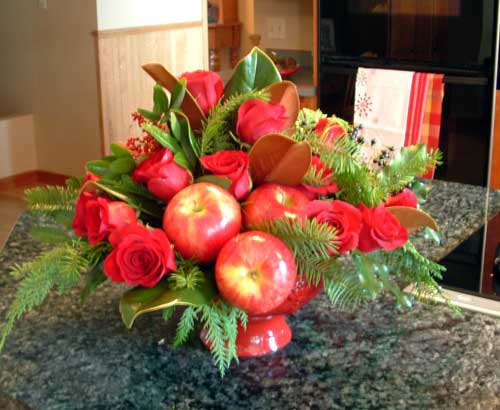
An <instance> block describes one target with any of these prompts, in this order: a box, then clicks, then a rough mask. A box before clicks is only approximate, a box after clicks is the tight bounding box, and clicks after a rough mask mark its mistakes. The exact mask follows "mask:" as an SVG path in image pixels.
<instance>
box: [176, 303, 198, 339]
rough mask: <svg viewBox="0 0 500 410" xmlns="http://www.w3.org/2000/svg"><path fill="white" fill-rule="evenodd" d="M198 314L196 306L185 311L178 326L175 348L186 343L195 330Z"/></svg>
mask: <svg viewBox="0 0 500 410" xmlns="http://www.w3.org/2000/svg"><path fill="white" fill-rule="evenodd" d="M197 314H198V312H197V309H196V308H195V307H194V306H188V307H187V308H186V309H184V312H182V316H181V318H180V320H179V323H178V324H177V331H176V333H175V338H174V347H178V346H180V345H181V344H183V343H185V342H186V340H187V339H188V337H189V335H190V333H191V332H192V331H193V330H194V325H195V320H196V317H197Z"/></svg>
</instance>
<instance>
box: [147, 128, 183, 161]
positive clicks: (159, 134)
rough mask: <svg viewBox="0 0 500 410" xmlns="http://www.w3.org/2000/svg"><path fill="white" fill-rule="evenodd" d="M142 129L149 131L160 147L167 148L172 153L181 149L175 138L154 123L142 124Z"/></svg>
mask: <svg viewBox="0 0 500 410" xmlns="http://www.w3.org/2000/svg"><path fill="white" fill-rule="evenodd" d="M142 129H143V130H145V131H147V132H149V133H150V134H151V135H152V136H153V138H154V139H155V140H156V141H158V143H159V144H160V145H161V146H162V147H165V148H168V149H169V150H170V151H172V152H173V153H174V154H175V153H176V152H179V151H180V150H181V146H180V145H179V143H178V142H177V140H176V139H175V138H174V137H173V136H172V135H170V134H169V133H168V132H166V131H164V130H162V129H161V128H158V127H157V126H156V125H153V124H143V126H142Z"/></svg>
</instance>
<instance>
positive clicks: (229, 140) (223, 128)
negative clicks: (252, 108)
mask: <svg viewBox="0 0 500 410" xmlns="http://www.w3.org/2000/svg"><path fill="white" fill-rule="evenodd" d="M252 99H260V100H266V101H267V100H269V94H268V93H266V92H265V91H262V90H261V91H254V92H250V93H245V94H237V95H233V96H231V97H229V98H228V99H227V100H225V101H223V102H222V101H221V102H219V103H218V104H217V105H216V106H215V107H214V108H213V109H212V111H210V115H209V116H208V119H207V122H206V123H205V124H204V127H203V131H202V138H201V155H207V154H213V153H214V152H217V151H222V150H227V149H234V148H235V147H236V143H235V142H234V139H233V137H232V136H231V133H230V122H231V120H232V118H233V116H234V115H235V114H236V112H237V111H238V108H239V107H240V105H241V104H243V103H244V102H245V101H248V100H252Z"/></svg>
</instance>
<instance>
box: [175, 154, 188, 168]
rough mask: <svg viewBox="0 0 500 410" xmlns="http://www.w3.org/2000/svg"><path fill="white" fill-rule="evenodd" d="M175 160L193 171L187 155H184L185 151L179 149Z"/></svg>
mask: <svg viewBox="0 0 500 410" xmlns="http://www.w3.org/2000/svg"><path fill="white" fill-rule="evenodd" d="M174 161H175V163H176V164H177V165H180V166H181V167H183V168H186V169H187V170H188V171H191V167H190V165H189V162H188V160H187V159H186V156H185V155H184V152H182V151H179V152H178V153H177V154H175V155H174Z"/></svg>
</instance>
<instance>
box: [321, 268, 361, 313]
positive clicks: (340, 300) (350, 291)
mask: <svg viewBox="0 0 500 410" xmlns="http://www.w3.org/2000/svg"><path fill="white" fill-rule="evenodd" d="M338 273H339V274H335V273H333V272H332V274H331V276H330V275H328V276H326V277H325V278H324V280H323V288H324V289H325V293H326V295H327V296H328V299H330V302H331V303H332V305H333V306H334V307H336V308H337V309H340V310H347V311H352V310H354V309H355V308H356V307H358V306H359V305H360V304H362V303H363V302H365V301H366V299H367V296H366V292H365V291H364V290H363V288H362V287H360V286H359V279H358V277H357V275H355V274H353V273H352V272H344V271H341V272H338Z"/></svg>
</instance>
